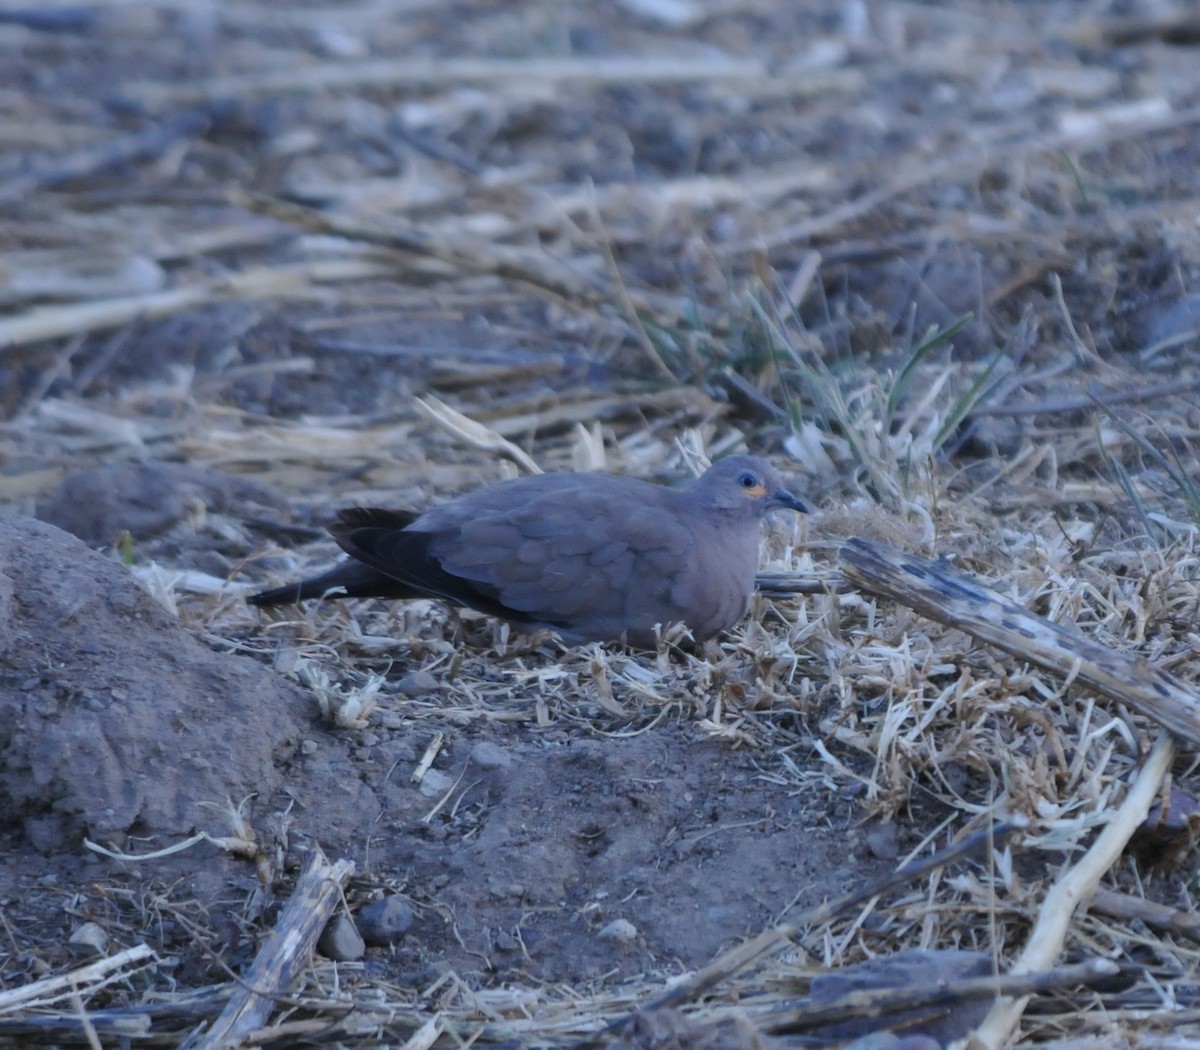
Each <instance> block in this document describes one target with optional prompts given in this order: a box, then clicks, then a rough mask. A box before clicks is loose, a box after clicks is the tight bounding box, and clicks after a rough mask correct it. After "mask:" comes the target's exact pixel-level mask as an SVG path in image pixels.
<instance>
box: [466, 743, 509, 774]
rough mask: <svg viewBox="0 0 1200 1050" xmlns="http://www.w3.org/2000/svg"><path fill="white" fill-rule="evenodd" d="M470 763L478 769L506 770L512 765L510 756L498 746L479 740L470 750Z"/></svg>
mask: <svg viewBox="0 0 1200 1050" xmlns="http://www.w3.org/2000/svg"><path fill="white" fill-rule="evenodd" d="M471 761H472V762H474V763H475V765H477V766H478V767H479V768H480V769H507V768H508V767H509V766H511V765H512V755H510V754H509V753H508V752H507V751H505V750H504V748H502V747H500V745H499V744H493V743H492V742H491V741H489V740H481V741H480V742H479V743H478V744H476V745H475V746H474V747H473V748H471Z"/></svg>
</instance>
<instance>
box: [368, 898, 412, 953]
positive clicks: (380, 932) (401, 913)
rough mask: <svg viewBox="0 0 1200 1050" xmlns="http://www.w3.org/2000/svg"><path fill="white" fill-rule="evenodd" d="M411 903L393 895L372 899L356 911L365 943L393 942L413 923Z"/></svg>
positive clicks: (406, 931)
mask: <svg viewBox="0 0 1200 1050" xmlns="http://www.w3.org/2000/svg"><path fill="white" fill-rule="evenodd" d="M415 918H416V914H415V913H414V912H413V909H412V905H410V904H409V903H408V901H406V900H405V899H404V898H403V897H397V896H395V895H393V896H390V897H384V898H383V899H382V900H377V901H373V902H372V903H371V904H368V905H367V906H366V907H365V908H363V909H362V910H361V911H360V912H359V913H358V925H359V929H360V930H361V931H362V935H363V940H365V941H366V942H367V944H371V945H375V946H377V947H381V946H384V945H388V944H394V943H395V942H396V941H398V940H399V939H400V938H401V937H403V936H404V935H405V934H406V933H408V931H409V928H410V927H411V926H412V924H413V920H414V919H415Z"/></svg>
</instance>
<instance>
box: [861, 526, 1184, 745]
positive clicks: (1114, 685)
mask: <svg viewBox="0 0 1200 1050" xmlns="http://www.w3.org/2000/svg"><path fill="white" fill-rule="evenodd" d="M839 559H840V561H841V562H842V566H843V572H844V573H845V576H846V579H847V580H849V581H850V582H851V583H853V584H856V585H857V586H858V587H860V588H862V589H863V590H865V591H869V592H870V593H872V594H878V595H882V596H883V597H885V598H891V599H892V600H894V601H898V602H900V603H901V604H903V605H907V606H909V607H910V608H913V609H915V610H917V612H919V613H921V614H922V615H923V616H928V617H929V618H930V619H931V620H937V621H938V622H939V623H944V624H946V626H948V627H956V628H958V629H959V630H961V631H966V632H967V634H969V635H971V636H972V637H974V638H978V639H979V640H980V641H981V642H985V643H986V644H988V645H994V646H995V647H996V648H997V649H1003V650H1004V651H1005V652H1006V653H1011V654H1012V655H1013V656H1016V657H1018V658H1019V659H1022V660H1028V661H1029V662H1030V663H1031V664H1036V665H1037V666H1038V667H1042V668H1045V669H1046V670H1049V671H1056V672H1058V673H1060V674H1062V675H1063V676H1064V677H1066V678H1068V679H1070V680H1073V681H1075V680H1077V681H1080V682H1083V683H1086V684H1087V685H1089V686H1091V688H1093V689H1095V690H1096V692H1098V693H1101V694H1103V695H1104V696H1107V697H1109V699H1112V700H1116V701H1117V702H1118V703H1123V704H1128V705H1129V706H1130V707H1133V708H1135V709H1136V710H1138V711H1140V712H1141V713H1142V714H1144V715H1146V716H1147V717H1149V718H1152V719H1154V720H1155V721H1156V722H1158V723H1159V725H1162V726H1165V727H1166V728H1167V729H1169V730H1170V731H1171V732H1172V733H1174V734H1176V735H1177V736H1179V737H1181V738H1183V739H1184V740H1187V741H1189V742H1190V743H1192V744H1200V699H1197V697H1196V695H1195V694H1194V693H1192V692H1191V691H1190V690H1189V689H1188V688H1187V687H1186V685H1184V683H1183V682H1181V681H1180V680H1179V679H1178V678H1175V677H1174V676H1173V675H1170V674H1168V673H1167V672H1166V671H1164V670H1163V669H1162V668H1161V667H1156V666H1155V665H1154V664H1152V663H1150V661H1149V660H1147V659H1146V658H1145V657H1142V656H1137V655H1134V654H1131V653H1123V652H1120V651H1119V650H1117V649H1114V648H1112V647H1111V646H1107V645H1103V644H1101V643H1100V642H1094V641H1092V640H1091V639H1089V638H1085V637H1084V636H1083V635H1081V634H1079V633H1078V632H1077V631H1073V630H1071V629H1070V628H1067V627H1063V626H1061V625H1059V624H1056V623H1051V622H1050V621H1049V620H1046V619H1043V618H1042V617H1041V616H1035V615H1034V614H1033V613H1031V612H1028V611H1027V610H1025V609H1023V608H1021V606H1019V605H1016V604H1014V603H1013V602H1010V601H1007V600H1006V599H1004V598H1002V597H1001V596H1000V595H999V594H997V593H996V592H995V591H993V590H991V589H990V588H988V587H985V586H983V585H982V584H979V583H976V582H975V581H974V580H972V579H971V578H970V577H968V576H965V575H963V574H962V573H959V572H955V571H954V570H953V569H951V568H949V567H948V566H946V565H944V564H942V563H941V562H931V561H926V560H924V559H923V558H918V557H917V556H916V555H913V554H906V553H904V552H903V551H899V550H896V549H895V548H894V547H888V546H885V545H884V544H880V543H873V542H869V541H867V540H861V539H854V540H850V541H849V542H848V543H847V544H846V545H845V546H844V547H843V548H842V550H841V552H840V555H839Z"/></svg>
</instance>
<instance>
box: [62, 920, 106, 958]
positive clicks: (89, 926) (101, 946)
mask: <svg viewBox="0 0 1200 1050" xmlns="http://www.w3.org/2000/svg"><path fill="white" fill-rule="evenodd" d="M67 944H68V945H70V947H71V951H72V952H73V953H74V954H75V955H77V956H79V957H80V958H85V959H90V958H100V957H102V956H104V955H107V954H108V934H107V933H106V932H105V931H104V928H103V927H102V926H100V925H98V924H97V923H94V922H85V923H84V924H83V925H82V926H80V927H79V928H78V929H77V930H76V931H75V932H74V933H73V934H71V938H70V940H68V941H67Z"/></svg>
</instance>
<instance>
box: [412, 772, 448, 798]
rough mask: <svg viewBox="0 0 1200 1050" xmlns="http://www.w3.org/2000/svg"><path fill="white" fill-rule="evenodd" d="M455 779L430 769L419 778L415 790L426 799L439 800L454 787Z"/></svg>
mask: <svg viewBox="0 0 1200 1050" xmlns="http://www.w3.org/2000/svg"><path fill="white" fill-rule="evenodd" d="M454 781H455V778H454V777H452V776H451V775H450V774H449V773H443V772H442V771H441V770H440V769H430V770H428V771H427V772H426V773H425V775H424V776H423V777H422V778H421V783H420V784H419V785H418V786H417V790H418V791H420V792H421V794H422V795H424V796H425V797H426V798H439V797H441V796H442V795H444V794H445V793H446V792H447V791H449V790H450V789H451V788H452V787H453V786H454Z"/></svg>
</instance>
